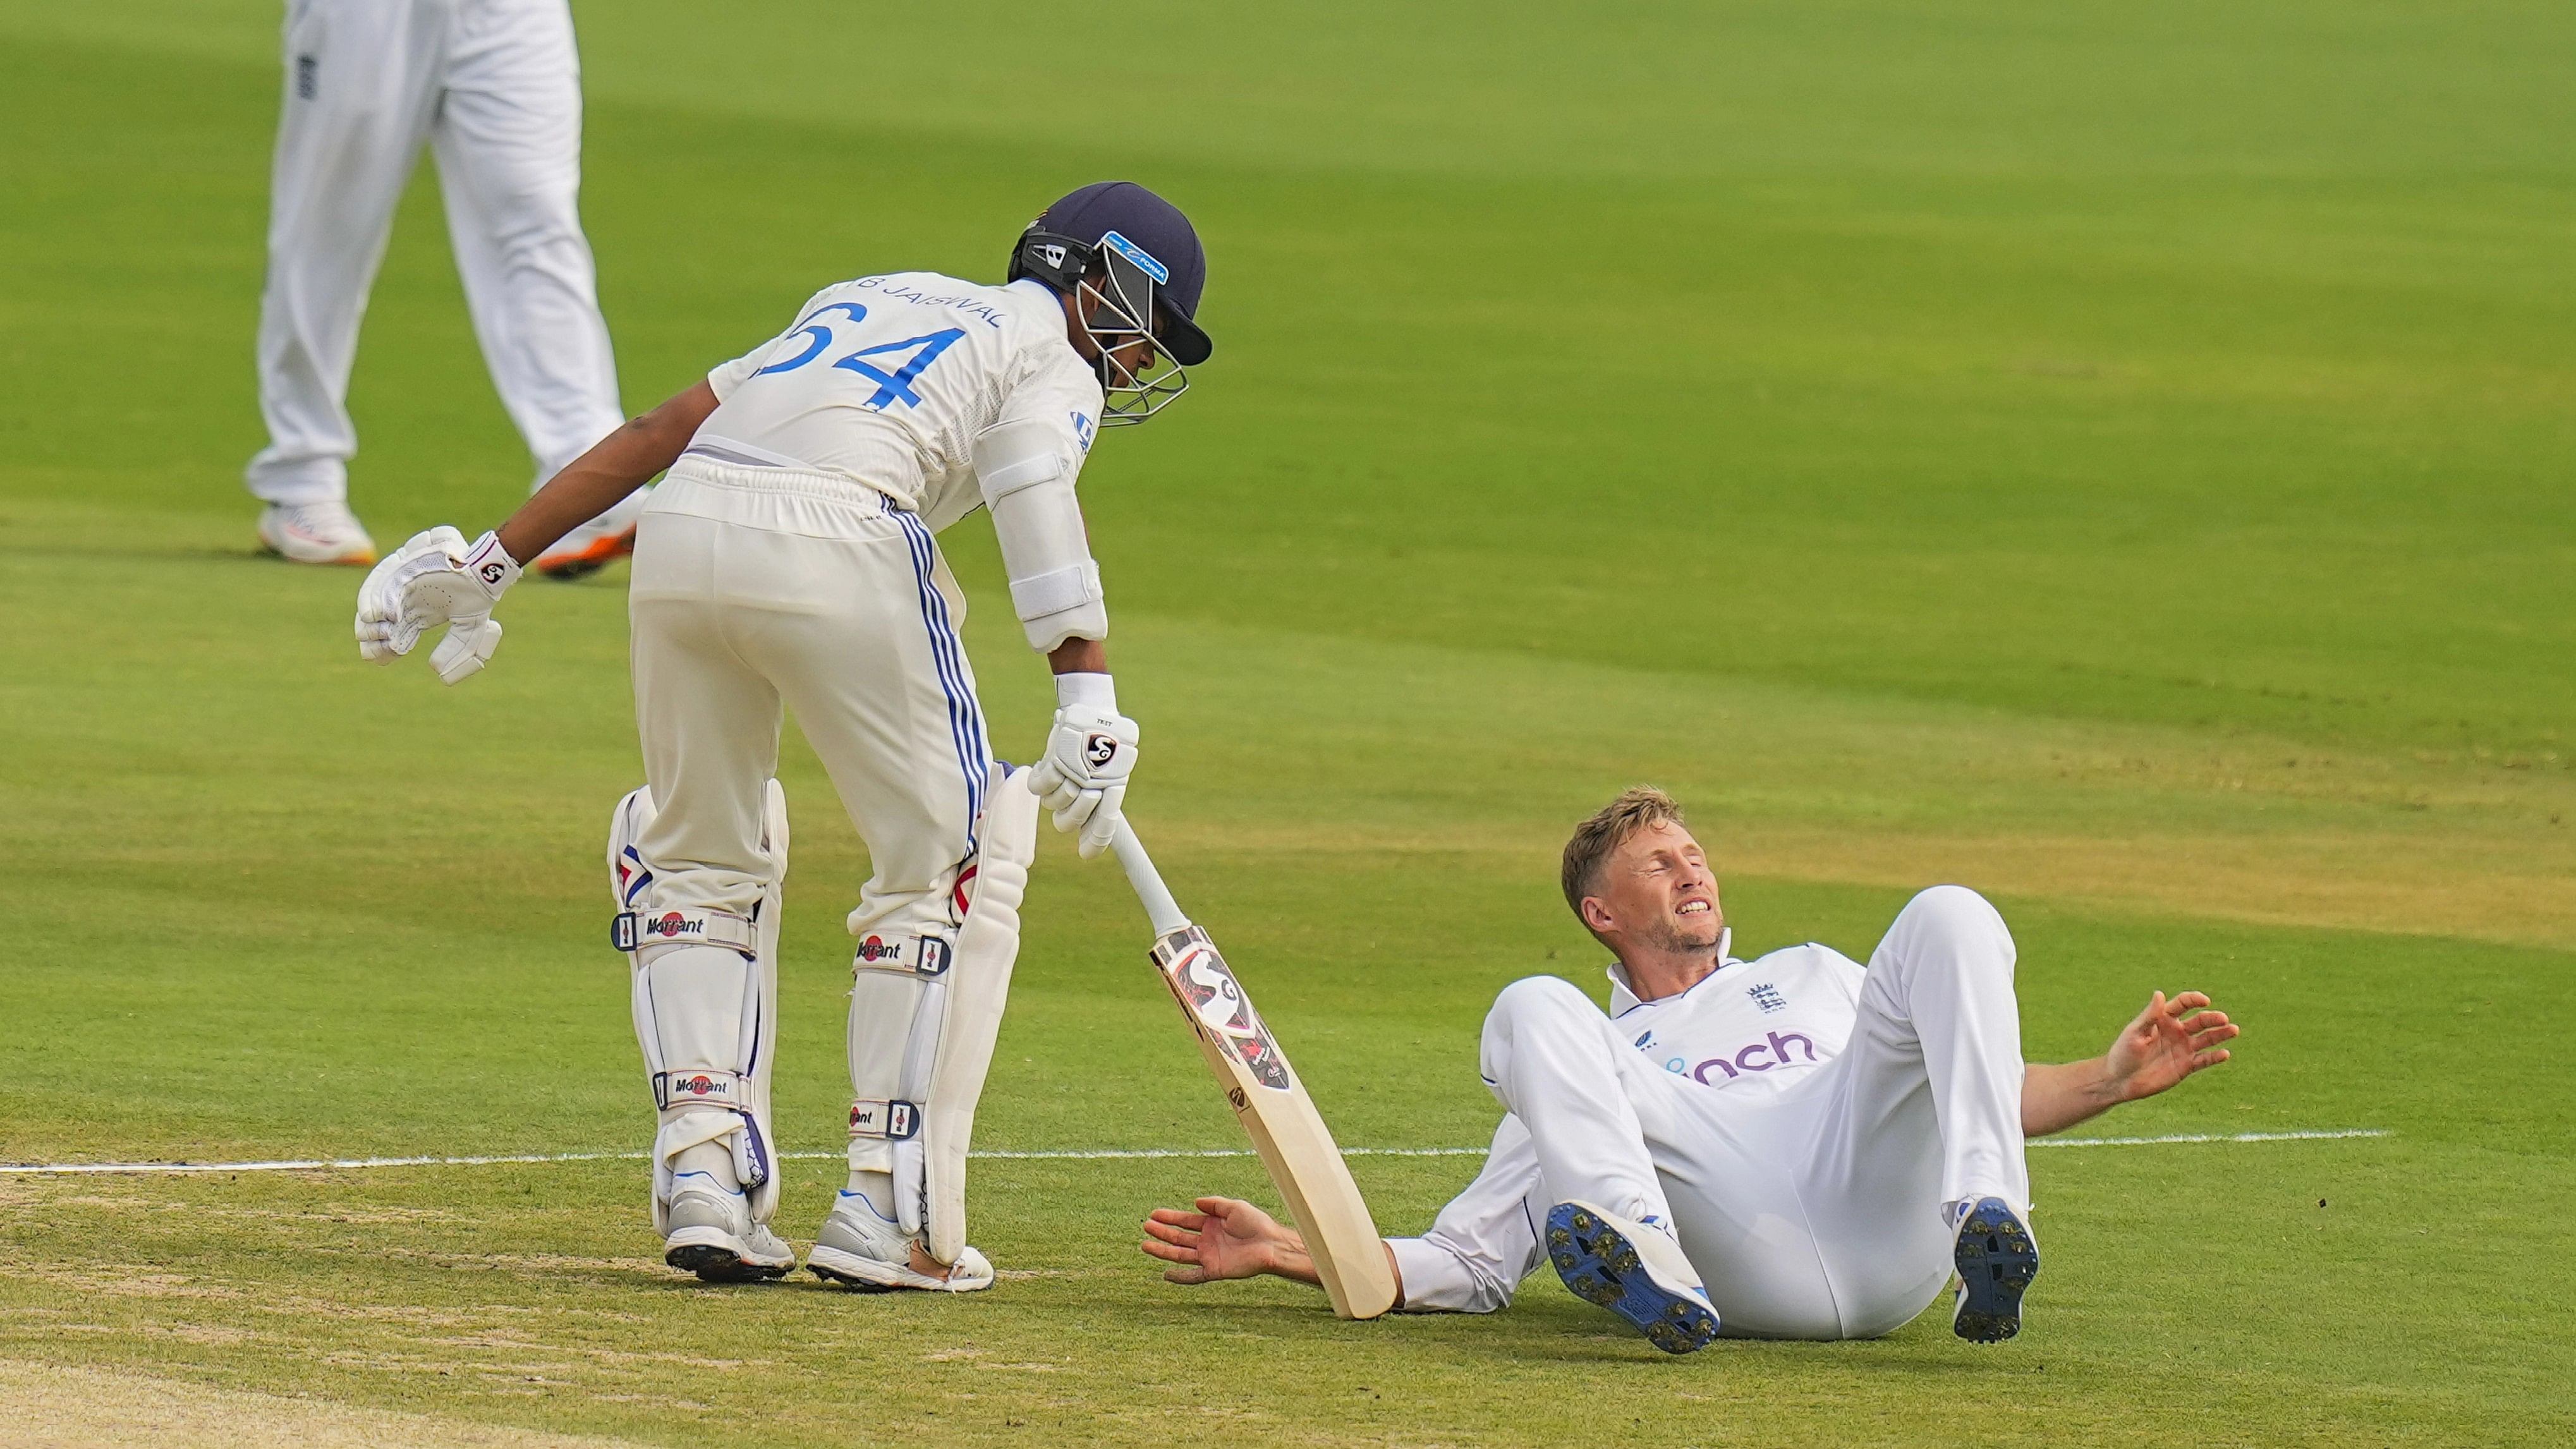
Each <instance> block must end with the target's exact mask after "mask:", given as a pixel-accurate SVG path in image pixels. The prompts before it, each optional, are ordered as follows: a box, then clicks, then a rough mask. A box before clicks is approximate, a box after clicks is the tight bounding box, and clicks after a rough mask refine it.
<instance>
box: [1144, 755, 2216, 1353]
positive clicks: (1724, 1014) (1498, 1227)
mask: <svg viewBox="0 0 2576 1449" xmlns="http://www.w3.org/2000/svg"><path fill="white" fill-rule="evenodd" d="M1562 884H1563V887H1564V890H1565V898H1566V903H1567V904H1568V905H1570V906H1572V907H1573V908H1574V913H1575V915H1576V916H1577V917H1578V918H1579V919H1581V920H1582V922H1583V924H1584V926H1585V928H1586V929H1587V930H1589V931H1591V932H1592V934H1593V936H1594V937H1595V938H1596V939H1598V940H1599V941H1600V942H1601V943H1602V944H1603V945H1605V946H1608V947H1609V948H1610V949H1611V951H1612V952H1613V953H1614V954H1615V955H1616V956H1617V958H1618V960H1617V964H1615V965H1613V966H1611V967H1610V983H1611V990H1610V1012H1609V1014H1607V1015H1604V1014H1603V1013H1602V1011H1601V1009H1600V1008H1598V1007H1596V1006H1594V1005H1593V1004H1592V1002H1591V1000H1590V998H1588V997H1586V996H1585V995H1584V994H1583V992H1582V991H1581V990H1579V989H1577V988H1576V987H1575V986H1573V985H1572V984H1571V983H1569V982H1566V981H1564V980H1562V979H1560V978H1557V977H1554V976H1535V977H1531V978H1529V979H1527V980H1524V981H1517V982H1514V983H1513V984H1512V985H1510V986H1508V987H1506V988H1504V990H1503V993H1502V995H1501V996H1500V997H1498V998H1497V999H1496V1000H1495V1002H1494V1007H1493V1010H1492V1012H1491V1013H1490V1014H1489V1015H1487V1017H1486V1019H1485V1029H1484V1041H1483V1045H1482V1048H1481V1050H1480V1069H1481V1071H1482V1073H1483V1076H1484V1080H1485V1084H1486V1086H1487V1087H1488V1088H1489V1089H1490V1090H1491V1091H1492V1092H1493V1094H1494V1096H1495V1098H1496V1099H1497V1100H1499V1101H1500V1102H1501V1103H1502V1105H1503V1108H1504V1110H1505V1113H1506V1114H1507V1115H1505V1117H1504V1118H1503V1121H1502V1125H1501V1126H1500V1127H1499V1128H1498V1129H1497V1130H1496V1131H1495V1134H1494V1143H1493V1149H1492V1152H1491V1153H1490V1155H1488V1156H1487V1158H1486V1160H1485V1169H1484V1171H1483V1172H1482V1173H1481V1174H1479V1175H1478V1176H1477V1178H1476V1180H1475V1182H1474V1183H1472V1184H1470V1185H1469V1186H1468V1188H1467V1189H1466V1191H1464V1192H1462V1193H1460V1194H1459V1195H1458V1197H1457V1198H1456V1199H1455V1200H1453V1201H1452V1202H1450V1204H1449V1205H1448V1206H1447V1207H1446V1208H1443V1209H1442V1210H1441V1212H1440V1216H1439V1218H1438V1219H1437V1221H1435V1222H1434V1223H1433V1225H1432V1228H1431V1231H1430V1232H1428V1233H1426V1234H1424V1235H1423V1236H1422V1237H1419V1238H1394V1239H1389V1240H1387V1243H1386V1252H1387V1254H1388V1257H1389V1259H1390V1260H1391V1262H1392V1263H1393V1265H1394V1267H1395V1270H1396V1274H1397V1276H1398V1278H1399V1279H1400V1280H1401V1282H1400V1285H1399V1288H1398V1292H1399V1294H1400V1295H1401V1296H1400V1302H1399V1304H1398V1307H1399V1308H1400V1309H1404V1310H1410V1311H1414V1312H1444V1311H1446V1312H1466V1313H1490V1312H1492V1311H1494V1310H1496V1309H1499V1308H1502V1307H1505V1306H1507V1305H1508V1304H1509V1303H1510V1302H1511V1300H1512V1293H1513V1291H1514V1289H1515V1288H1516V1287H1517V1286H1518V1285H1519V1283H1520V1281H1521V1280H1522V1279H1523V1278H1525V1277H1527V1276H1528V1275H1529V1274H1531V1273H1532V1272H1535V1271H1536V1270H1537V1269H1538V1267H1539V1265H1540V1264H1542V1263H1549V1264H1552V1265H1553V1266H1554V1267H1555V1268H1556V1271H1557V1273H1558V1275H1559V1276H1560V1277H1562V1278H1563V1279H1564V1280H1565V1284H1566V1286H1567V1287H1568V1288H1570V1289H1572V1290H1573V1291H1574V1293H1575V1294H1576V1295H1577V1296H1579V1297H1581V1298H1584V1299H1586V1300H1588V1301H1590V1302H1593V1303H1596V1304H1599V1305H1601V1306H1602V1307H1604V1308H1608V1309H1610V1310H1611V1311H1612V1312H1614V1313H1617V1314H1619V1315H1620V1316H1621V1317H1623V1318H1626V1319H1627V1320H1628V1321H1629V1322H1631V1323H1633V1324H1635V1325H1636V1326H1637V1327H1638V1328H1639V1329H1641V1330H1642V1331H1643V1332H1644V1333H1645V1335H1646V1337H1647V1338H1648V1339H1649V1340H1650V1341H1651V1342H1653V1343H1654V1344H1655V1346H1656V1347H1658V1348H1661V1349H1664V1350H1666V1351H1667V1352H1671V1353H1687V1352H1690V1351H1691V1350H1694V1349H1697V1348H1700V1347H1703V1346H1705V1345H1706V1344H1707V1343H1709V1342H1710V1341H1711V1340H1712V1339H1714V1338H1716V1337H1717V1336H1718V1335H1719V1333H1720V1332H1721V1331H1723V1332H1725V1333H1729V1334H1740V1335H1745V1336H1750V1337H1762V1338H1797V1339H1843V1338H1872V1337H1876V1336H1878V1335H1880V1334H1884V1333H1888V1332H1890V1331H1892V1330H1894V1329H1896V1328H1898V1327H1901V1326H1902V1325H1904V1324H1905V1323H1907V1322H1909V1321H1911V1320H1912V1319H1913V1318H1914V1316H1915V1315H1916V1314H1918V1313H1920V1312H1922V1311H1923V1309H1924V1306H1925V1305H1926V1304H1928V1303H1930V1302H1931V1301H1932V1299H1933V1298H1934V1296H1935V1295H1937V1294H1938V1293H1939V1292H1940V1290H1941V1286H1942V1284H1943V1283H1944V1282H1945V1281H1948V1280H1950V1279H1951V1278H1953V1277H1954V1276H1955V1278H1956V1280H1957V1288H1956V1291H1955V1293H1954V1295H1953V1299H1952V1309H1951V1327H1952V1329H1953V1331H1954V1332H1956V1333H1957V1334H1958V1335H1959V1336H1960V1337H1962V1338H1965V1339H1969V1340H1971V1341H1973V1342H1980V1343H1994V1342H1999V1341H2001V1340H2003V1339H2006V1338H2010V1337H2012V1336H2013V1335H2014V1334H2016V1333H2018V1332H2019V1331H2020V1328H2021V1308H2022V1298H2023V1295H2024V1293H2025V1292H2026V1291H2027V1290H2028V1289H2029V1287H2030V1285H2031V1282H2032V1280H2033V1279H2034V1278H2035V1277H2036V1276H2037V1274H2038V1272H2039V1247H2038V1244H2037V1241H2036V1240H2035V1239H2034V1238H2033V1236H2032V1233H2031V1227H2030V1175H2029V1172H2028V1170H2027V1169H2026V1168H2025V1167H2024V1165H2023V1160H2022V1146H2023V1142H2024V1140H2025V1138H2028V1137H2036V1136H2041V1135H2044V1134H2046V1133H2050V1132H2057V1131H2061V1130H2063V1129H2065V1128H2067V1127H2071V1126H2073V1125H2074V1124H2076V1123H2078V1122H2081V1121H2084V1120H2086V1119H2087V1118H2090V1117H2093V1116H2095V1115H2097V1114H2099V1113H2101V1112H2103V1111H2105V1110H2107V1109H2108V1108H2110V1107H2112V1106H2114V1105H2116V1104H2118V1103H2121V1102H2128V1101H2135V1100H2137V1099H2139V1098H2141V1097H2147V1096H2152V1095H2154V1094H2156V1093H2158V1092H2162V1091H2164V1090H2166V1089H2167V1088H2169V1087H2172V1086H2173V1085H2175V1084H2176V1083H2178V1082H2180V1081H2182V1079H2183V1078H2185V1077H2188V1076H2190V1075H2191V1074H2192V1073H2194V1072H2196V1071H2200V1070H2202V1069H2204V1068H2207V1067H2212V1066H2216V1065H2217V1064H2219V1063H2220V1062H2223V1061H2225V1060H2227V1057H2228V1052H2227V1049H2226V1048H2225V1046H2224V1045H2223V1044H2224V1043H2225V1042H2227V1041H2229V1040H2231V1039H2233V1038H2234V1037H2235V1036H2236V1035H2237V1034H2238V1028H2237V1027H2236V1026H2235V1025H2234V1024H2232V1023H2230V1022H2229V1021H2228V1019H2227V1017H2226V1016H2225V1014H2223V1013H2221V1012H2218V1011H2213V1010H2209V1009H2207V1008H2208V1007H2209V998H2208V997H2206V996H2204V995H2202V994H2200V993H2199V992H2184V993H2181V994H2179V995H2177V996H2174V997H2173V998H2171V999H2170V1000H2168V999H2167V998H2166V997H2165V995H2164V993H2162V992H2157V993H2155V995H2154V996H2153V998H2152V999H2151V1000H2150V1001H2149V1002H2148V1004H2147V1007H2146V1009H2145V1010H2144V1011H2142V1012H2140V1013H2139V1014H2138V1016H2137V1018H2136V1019H2135V1020H2133V1021H2131V1022H2130V1023H2129V1024H2128V1025H2127V1026H2126V1027H2125V1028H2123V1029H2122V1030H2121V1032H2120V1035H2119V1036H2118V1038H2117V1039H2116V1040H2114V1041H2113V1042H2112V1044H2111V1048H2110V1050H2109V1051H2108V1052H2106V1053H2104V1054H2103V1055H2102V1056H2100V1057H2096V1058H2093V1059H2091V1060H2089V1061H2082V1062H2071V1063H2066V1064H2063V1065H2040V1064H2033V1063H2025V1062H2024V1061H2023V1060H2022V1055H2021V1020H2020V1008H2019V1005H2018V1002H2017V1000H2016V998H2015V996H2014V994H2013V960H2014V952H2013V941H2012V936H2011V934H2010V933H2009V932H2007V931H2006V930H2005V929H2004V923H2003V918H2002V917H2000V916H1998V915H1997V914H1996V913H1995V909H1994V907H1992V906H1990V905H1988V904H1987V903H1986V901H1985V900H1984V898H1983V897H1980V896H1979V895H1977V894H1976V893H1975V892H1974V891H1970V890H1967V889H1965V888H1963V887H1960V886H1936V887H1934V888H1932V889H1930V890H1927V891H1925V892H1923V893H1922V894H1920V895H1918V896H1916V897H1915V898H1914V899H1913V901H1912V902H1910V903H1909V904H1907V906H1906V907H1905V909H1904V910H1903V911H1902V912H1901V913H1900V914H1899V915H1898V916H1897V918H1896V923H1895V924H1894V925H1893V926H1891V927H1890V928H1889V929H1888V932H1887V936H1886V938H1885V939H1884V940H1882V941H1881V942H1880V943H1879V945H1878V949H1877V950H1876V951H1875V952H1874V953H1872V955H1871V956H1870V960H1869V965H1868V966H1867V968H1866V969H1864V968H1863V967H1862V966H1861V965H1860V964H1859V963H1858V962H1855V961H1853V960H1851V959H1850V958H1849V957H1847V956H1844V955H1842V954H1841V953H1839V952H1837V951H1834V950H1832V949H1831V948H1829V947H1825V946H1820V945H1816V944H1813V943H1810V944H1807V945H1803V946H1793V947H1790V948H1788V949H1786V950H1781V951H1774V952H1771V953H1770V954H1768V955H1765V956H1762V957H1760V958H1758V959H1756V960H1753V961H1739V960H1736V959H1734V958H1733V957H1731V956H1729V955H1727V951H1726V947H1727V942H1728V937H1729V933H1728V930H1727V927H1726V916H1725V912H1724V911H1723V909H1722V908H1721V907H1720V905H1719V900H1718V891H1717V879H1716V877H1715V876H1714V875H1713V874H1711V873H1710V870H1709V866H1708V859H1707V857H1706V855H1704V854H1703V853H1702V852H1701V849H1700V846H1699V843H1698V842H1697V841H1696V840H1694V839H1692V838H1691V834H1690V832H1689V830H1688V829H1687V828H1685V826H1684V824H1683V821H1682V814H1681V810H1680V807H1679V806H1677V805H1675V804H1674V803H1673V801H1672V799H1671V798H1670V797H1669V796H1666V795H1665V794H1663V793H1662V792H1661V791H1656V790H1645V789H1639V790H1630V791H1628V792H1626V793H1625V794H1623V795H1621V796H1620V797H1619V798H1618V799H1617V800H1615V801H1613V802H1611V804H1610V805H1609V806H1607V807H1605V808H1604V809H1603V810H1602V811H1601V812H1600V813H1598V814H1596V815H1595V816H1593V817H1592V818H1591V819H1590V820H1587V821H1585V822H1584V823H1583V825H1582V826H1581V827H1580V828H1578V829H1577V830H1576V832H1575V834H1574V837H1573V839H1572V840H1571V841H1569V842H1568V843H1567V845H1566V849H1565V860H1564V869H1563V881H1562ZM1145 1230H1146V1233H1147V1237H1146V1239H1145V1242H1144V1245H1143V1246H1144V1249H1145V1251H1146V1253H1148V1254H1149V1255H1151V1256H1153V1257H1156V1258H1159V1259H1162V1260H1164V1261H1166V1262H1169V1263H1172V1264H1174V1265H1176V1266H1174V1267H1172V1268H1170V1269H1169V1270H1167V1271H1166V1273H1165V1276H1166V1277H1168V1278H1170V1279H1171V1280H1172V1281H1174V1282H1178V1283H1205V1282H1212V1281H1216V1280H1219V1279H1226V1278H1245V1277H1251V1276H1254V1275H1256V1274H1262V1273H1270V1274H1276V1275H1278V1276H1282V1277H1288V1278H1297V1279H1303V1280H1306V1281H1312V1268H1311V1265H1309V1264H1308V1262H1307V1261H1306V1255H1305V1250H1304V1245H1303V1243H1302V1241H1301V1240H1300V1238H1299V1236H1298V1235H1297V1234H1296V1233H1295V1232H1293V1231H1290V1230H1289V1229H1288V1228H1287V1227H1285V1226H1284V1225H1282V1224H1280V1223H1278V1222H1277V1221H1275V1220H1273V1219H1272V1218H1271V1217H1270V1216H1269V1215H1268V1214H1267V1213H1264V1212H1262V1211H1261V1210H1260V1209H1259V1208H1256V1207H1254V1206H1253V1205H1251V1204H1250V1203H1245V1202H1240V1201H1237V1200H1234V1199H1230V1198H1214V1197H1210V1198H1201V1199H1199V1201H1198V1203H1197V1209H1196V1211H1180V1210H1174V1209H1158V1210H1157V1211H1156V1212H1155V1213H1154V1214H1153V1216H1152V1217H1151V1218H1150V1219H1148V1220H1147V1222H1146V1224H1145Z"/></svg>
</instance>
